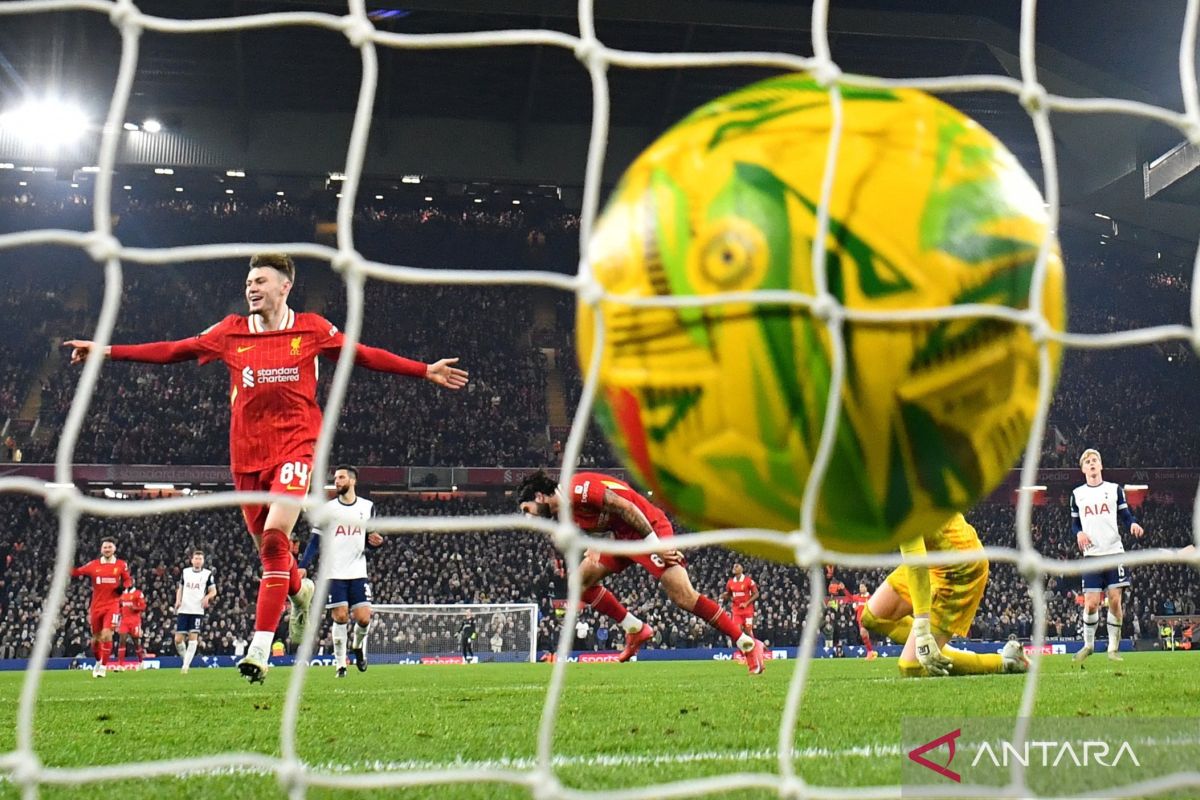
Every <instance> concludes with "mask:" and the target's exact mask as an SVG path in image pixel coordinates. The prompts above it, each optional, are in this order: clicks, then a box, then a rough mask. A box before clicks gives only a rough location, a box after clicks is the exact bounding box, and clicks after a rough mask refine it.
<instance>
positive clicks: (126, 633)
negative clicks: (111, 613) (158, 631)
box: [117, 586, 146, 669]
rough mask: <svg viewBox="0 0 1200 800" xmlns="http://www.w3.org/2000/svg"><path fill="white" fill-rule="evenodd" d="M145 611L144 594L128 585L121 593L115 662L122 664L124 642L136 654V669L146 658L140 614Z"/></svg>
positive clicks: (124, 651) (139, 667) (123, 659)
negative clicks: (131, 646) (129, 645)
mask: <svg viewBox="0 0 1200 800" xmlns="http://www.w3.org/2000/svg"><path fill="white" fill-rule="evenodd" d="M145 611H146V595H145V594H143V593H142V590H141V589H139V588H137V587H136V586H130V587H129V588H128V589H126V590H125V594H123V595H121V624H120V625H119V626H118V627H117V663H118V664H124V662H125V653H126V649H125V646H126V644H131V645H133V652H134V653H136V654H137V660H138V669H141V668H142V662H143V661H145V660H146V651H145V650H143V649H142V614H144V613H145Z"/></svg>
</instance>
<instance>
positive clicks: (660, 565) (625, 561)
mask: <svg viewBox="0 0 1200 800" xmlns="http://www.w3.org/2000/svg"><path fill="white" fill-rule="evenodd" d="M651 525H653V526H654V532H655V533H656V534H657V535H658V538H659V539H670V538H671V537H672V536H674V535H675V531H673V530H672V529H671V523H670V522H668V521H667V520H665V519H663V520H659V521H657V522H652V523H651ZM588 557H589V558H595V559H596V560H597V561H599V562H600V563H601V564H602V565H603V566H604V568H605V569H607V570H608V571H609V572H612V573H617V572H621V571H622V570H624V569H625V568H626V567H628V566H629V565H630V564H641V565H642V568H643V569H645V570H646V572H649V573H650V574H651V575H653V576H654V577H655V579H658V578H661V577H662V574H663V573H664V572H666V571H667V565H666V563H665V562H664V561H663V560H662V557H661V556H659V555H658V554H657V553H643V554H641V555H636V556H619V555H617V554H616V553H599V554H597V553H592V552H591V551H589V552H588ZM679 565H680V566H681V567H686V566H687V559H683V560H681V561H680V562H679Z"/></svg>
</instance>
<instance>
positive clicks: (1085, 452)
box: [1079, 447, 1104, 467]
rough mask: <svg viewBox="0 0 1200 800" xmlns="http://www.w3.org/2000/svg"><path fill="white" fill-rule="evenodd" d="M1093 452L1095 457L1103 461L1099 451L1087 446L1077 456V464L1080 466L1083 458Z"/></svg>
mask: <svg viewBox="0 0 1200 800" xmlns="http://www.w3.org/2000/svg"><path fill="white" fill-rule="evenodd" d="M1093 454H1094V455H1095V456H1096V458H1099V459H1100V461H1101V463H1103V461H1104V459H1103V458H1100V451H1099V450H1097V449H1096V448H1094V447H1089V448H1088V449H1087V450H1084V451H1083V453H1082V454H1081V455H1080V456H1079V466H1081V467H1082V466H1083V460H1084V459H1085V458H1087V457H1088V456H1090V455H1093Z"/></svg>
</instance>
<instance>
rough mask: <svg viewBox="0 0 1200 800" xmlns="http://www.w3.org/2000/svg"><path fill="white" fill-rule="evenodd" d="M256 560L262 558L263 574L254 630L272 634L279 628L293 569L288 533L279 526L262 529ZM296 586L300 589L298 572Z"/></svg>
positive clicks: (259, 585) (259, 588)
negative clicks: (260, 544) (260, 546)
mask: <svg viewBox="0 0 1200 800" xmlns="http://www.w3.org/2000/svg"><path fill="white" fill-rule="evenodd" d="M259 560H260V561H262V568H263V573H262V580H261V581H259V584H258V604H257V606H256V607H255V613H254V630H256V631H271V632H272V633H273V632H274V631H275V629H276V628H278V627H279V619H280V617H282V616H283V607H284V606H285V605H287V599H288V589H289V587H290V584H291V577H292V574H293V571H294V570H295V569H296V559H295V558H293V557H292V552H291V549H290V548H289V547H288V537H287V534H286V533H284V532H283V531H281V530H279V529H278V528H271V529H270V530H266V531H263V535H262V548H261V549H260V550H259ZM296 588H297V589H299V588H300V581H299V576H298V575H297V579H296Z"/></svg>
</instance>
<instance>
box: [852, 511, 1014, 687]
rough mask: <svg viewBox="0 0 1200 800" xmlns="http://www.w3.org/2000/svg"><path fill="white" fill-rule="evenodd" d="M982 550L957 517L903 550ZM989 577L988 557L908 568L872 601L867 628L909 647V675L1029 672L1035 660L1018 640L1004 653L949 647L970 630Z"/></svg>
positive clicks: (903, 665)
mask: <svg viewBox="0 0 1200 800" xmlns="http://www.w3.org/2000/svg"><path fill="white" fill-rule="evenodd" d="M982 549H983V545H982V544H980V542H979V535H978V534H977V533H976V532H975V528H973V527H972V526H971V524H970V523H968V522H967V520H966V519H965V518H964V517H963V515H962V514H955V515H954V516H953V517H952V518H951V519H950V521H949V522H947V523H946V524H945V525H943V526H942V527H941V529H939V530H937V531H934V532H933V533H932V534H929V535H926V536H924V537H923V538H921V539H914V540H913V541H911V542H909V543H907V544H905V545H904V546H902V547H901V548H900V551H901V553H902V554H903V555H904V556H905V558H906V559H908V558H919V557H921V556H924V555H925V554H926V553H927V552H933V553H942V552H949V551H952V550H958V551H963V552H970V551H974V550H982ZM987 579H988V562H987V560H986V559H980V560H978V561H971V562H967V563H962V564H946V565H941V566H931V567H925V566H913V565H910V564H902V565H900V566H899V567H897V568H896V569H894V570H892V573H891V574H890V575H888V576H887V579H886V580H885V581H884V583H883V585H881V586H880V587H879V588H878V589H876V590H875V592H874V593H873V594H872V595H871V598H870V599H869V600H867V606H866V608H865V609H863V615H862V626H863V627H864V628H866V629H867V630H869V631H872V632H874V633H877V634H881V635H884V636H888V637H890V638H891V639H892V641H894V642H896V644H903V645H904V652H902V653H901V654H900V659H899V666H900V674H901V675H903V676H905V677H922V676H929V675H982V674H987V673H995V672H1025V671H1026V670H1027V669H1028V668H1029V659H1028V658H1026V657H1025V651H1024V648H1023V647H1022V646H1021V643H1020V642H1018V641H1015V640H1012V641H1009V642H1007V643H1006V644H1005V645H1004V650H1003V651H1001V652H1000V653H971V652H967V651H965V650H957V649H955V648H952V647H949V646H948V645H947V642H949V641H950V639H952V638H953V637H955V636H960V637H961V636H966V635H967V633H968V631H970V629H971V623H972V622H973V621H974V620H975V612H976V611H978V610H979V602H980V601H981V600H982V599H983V590H984V588H985V587H986V586H987Z"/></svg>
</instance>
